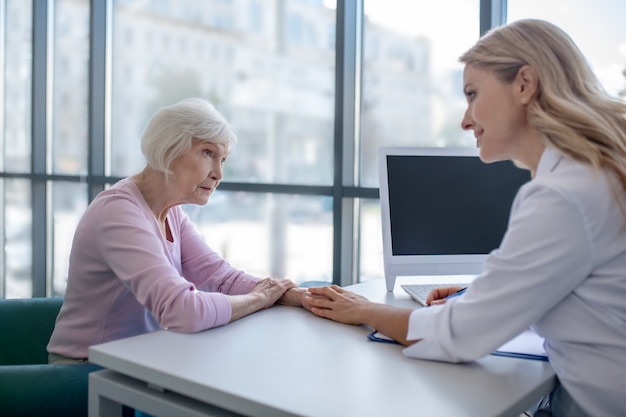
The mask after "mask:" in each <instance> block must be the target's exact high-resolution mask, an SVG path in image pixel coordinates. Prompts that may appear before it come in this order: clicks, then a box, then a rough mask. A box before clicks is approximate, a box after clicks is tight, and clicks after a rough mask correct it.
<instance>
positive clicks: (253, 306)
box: [228, 278, 296, 322]
mask: <svg viewBox="0 0 626 417" xmlns="http://www.w3.org/2000/svg"><path fill="white" fill-rule="evenodd" d="M293 288H296V284H295V283H294V282H293V281H290V280H288V279H278V278H264V279H262V280H259V282H257V284H256V285H255V286H254V288H253V289H252V291H250V292H249V293H248V294H241V295H229V296H228V299H229V301H230V306H231V317H230V321H231V322H232V321H235V320H237V319H240V318H241V317H244V316H247V315H248V314H251V313H254V312H256V311H259V310H263V309H265V308H268V307H271V306H273V305H274V304H275V303H276V302H277V301H278V300H279V299H280V298H281V297H282V296H283V295H284V294H285V292H286V291H288V290H290V289H293Z"/></svg>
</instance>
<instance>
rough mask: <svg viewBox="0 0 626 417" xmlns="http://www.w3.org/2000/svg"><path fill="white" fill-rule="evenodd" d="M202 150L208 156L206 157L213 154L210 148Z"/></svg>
mask: <svg viewBox="0 0 626 417" xmlns="http://www.w3.org/2000/svg"><path fill="white" fill-rule="evenodd" d="M202 152H204V154H205V155H206V156H208V157H211V156H213V151H212V150H210V149H205V150H204V151H202Z"/></svg>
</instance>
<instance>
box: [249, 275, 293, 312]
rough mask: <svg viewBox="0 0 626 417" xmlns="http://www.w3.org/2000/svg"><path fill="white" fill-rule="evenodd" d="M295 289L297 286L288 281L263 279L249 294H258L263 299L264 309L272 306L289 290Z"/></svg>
mask: <svg viewBox="0 0 626 417" xmlns="http://www.w3.org/2000/svg"><path fill="white" fill-rule="evenodd" d="M295 288H297V285H296V284H295V283H294V282H293V281H291V280H288V279H278V278H264V279H262V280H260V281H259V282H258V283H257V284H256V286H255V287H254V288H253V289H252V291H251V292H250V293H251V294H254V293H256V294H259V295H261V296H262V297H263V298H264V299H265V303H264V307H263V308H268V307H271V306H273V305H274V304H275V303H276V302H277V301H278V300H279V299H281V298H282V297H283V296H284V295H285V293H286V292H287V291H288V290H290V289H295Z"/></svg>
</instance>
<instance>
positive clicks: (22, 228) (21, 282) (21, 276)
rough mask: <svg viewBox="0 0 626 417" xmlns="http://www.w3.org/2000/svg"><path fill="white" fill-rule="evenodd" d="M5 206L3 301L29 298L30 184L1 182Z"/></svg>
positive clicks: (30, 272) (30, 279)
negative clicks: (5, 299)
mask: <svg viewBox="0 0 626 417" xmlns="http://www.w3.org/2000/svg"><path fill="white" fill-rule="evenodd" d="M0 190H1V191H3V192H2V194H1V195H0V196H1V198H2V202H3V207H4V213H3V214H4V218H3V219H2V225H3V230H4V235H3V237H2V238H3V240H4V251H3V254H2V255H3V256H2V257H1V258H0V259H3V261H4V262H3V264H4V265H3V266H4V268H3V270H2V271H1V272H2V277H4V282H3V283H2V284H3V289H4V297H5V298H30V297H31V296H32V289H33V282H32V278H31V276H32V268H31V259H32V238H31V230H32V208H31V201H30V181H28V180H23V179H5V180H3V181H1V182H0Z"/></svg>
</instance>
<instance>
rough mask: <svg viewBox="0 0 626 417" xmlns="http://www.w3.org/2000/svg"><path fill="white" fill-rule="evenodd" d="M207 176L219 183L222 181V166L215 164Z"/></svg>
mask: <svg viewBox="0 0 626 417" xmlns="http://www.w3.org/2000/svg"><path fill="white" fill-rule="evenodd" d="M209 176H210V177H211V178H212V179H214V180H216V181H220V180H221V179H222V164H220V163H217V164H215V166H214V167H213V169H212V170H211V172H210V173H209Z"/></svg>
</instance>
